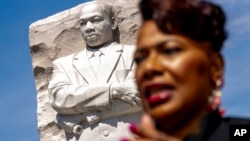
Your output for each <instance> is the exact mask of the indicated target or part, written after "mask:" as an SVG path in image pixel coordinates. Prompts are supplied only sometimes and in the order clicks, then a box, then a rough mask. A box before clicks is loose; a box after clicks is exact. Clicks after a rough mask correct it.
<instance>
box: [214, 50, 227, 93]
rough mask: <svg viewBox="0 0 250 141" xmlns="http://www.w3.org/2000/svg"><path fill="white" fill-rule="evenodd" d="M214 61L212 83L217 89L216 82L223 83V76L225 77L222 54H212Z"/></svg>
mask: <svg viewBox="0 0 250 141" xmlns="http://www.w3.org/2000/svg"><path fill="white" fill-rule="evenodd" d="M211 59H212V64H211V65H212V66H211V77H212V83H213V87H214V88H216V87H217V86H216V82H217V81H218V80H219V81H223V75H224V60H223V57H222V55H221V54H220V53H212V55H211Z"/></svg>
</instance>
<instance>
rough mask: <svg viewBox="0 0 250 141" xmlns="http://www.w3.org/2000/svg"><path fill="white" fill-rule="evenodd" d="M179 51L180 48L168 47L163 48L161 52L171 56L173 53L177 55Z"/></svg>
mask: <svg viewBox="0 0 250 141" xmlns="http://www.w3.org/2000/svg"><path fill="white" fill-rule="evenodd" d="M180 51H181V48H179V47H169V48H164V49H163V50H162V52H163V53H164V54H166V55H173V54H175V53H178V52H180Z"/></svg>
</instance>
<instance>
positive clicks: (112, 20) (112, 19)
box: [111, 17, 117, 30]
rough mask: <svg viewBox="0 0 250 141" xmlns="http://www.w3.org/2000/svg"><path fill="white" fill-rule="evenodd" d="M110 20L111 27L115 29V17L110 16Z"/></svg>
mask: <svg viewBox="0 0 250 141" xmlns="http://www.w3.org/2000/svg"><path fill="white" fill-rule="evenodd" d="M111 22H112V29H113V30H115V29H116V28H117V21H116V20H115V17H112V18H111Z"/></svg>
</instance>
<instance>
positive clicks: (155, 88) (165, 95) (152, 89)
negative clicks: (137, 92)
mask: <svg viewBox="0 0 250 141" xmlns="http://www.w3.org/2000/svg"><path fill="white" fill-rule="evenodd" d="M145 90H146V93H145V97H146V99H147V101H148V103H149V106H150V107H155V106H157V105H160V104H163V103H165V102H167V101H169V100H170V99H171V97H172V96H173V94H174V87H173V86H171V85H168V84H153V85H148V86H147V87H146V88H145Z"/></svg>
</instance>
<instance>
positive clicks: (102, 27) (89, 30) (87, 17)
mask: <svg viewBox="0 0 250 141" xmlns="http://www.w3.org/2000/svg"><path fill="white" fill-rule="evenodd" d="M110 19H111V18H110V17H109V16H108V15H107V14H106V13H105V12H104V10H103V7H102V6H101V5H100V4H98V3H91V4H88V5H85V6H84V7H83V8H82V11H81V14H80V19H79V22H80V26H81V32H82V35H83V38H84V40H85V42H86V43H87V45H88V46H90V47H99V46H101V45H103V44H105V43H107V42H110V41H112V40H113V30H112V22H111V20H110Z"/></svg>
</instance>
